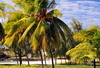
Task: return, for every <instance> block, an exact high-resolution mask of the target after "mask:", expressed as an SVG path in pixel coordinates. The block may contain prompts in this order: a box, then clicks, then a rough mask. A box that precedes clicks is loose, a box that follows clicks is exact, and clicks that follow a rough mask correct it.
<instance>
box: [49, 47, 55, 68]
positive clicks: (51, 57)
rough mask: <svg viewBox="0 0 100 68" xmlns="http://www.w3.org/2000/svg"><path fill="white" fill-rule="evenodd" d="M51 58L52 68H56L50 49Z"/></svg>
mask: <svg viewBox="0 0 100 68" xmlns="http://www.w3.org/2000/svg"><path fill="white" fill-rule="evenodd" d="M50 56H51V60H52V68H54V61H53V54H52V49H51V48H50Z"/></svg>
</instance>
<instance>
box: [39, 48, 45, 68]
mask: <svg viewBox="0 0 100 68" xmlns="http://www.w3.org/2000/svg"><path fill="white" fill-rule="evenodd" d="M39 53H40V56H41V63H42V68H44V65H43V57H42V52H41V49H40V48H39Z"/></svg>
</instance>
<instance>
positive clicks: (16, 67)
mask: <svg viewBox="0 0 100 68" xmlns="http://www.w3.org/2000/svg"><path fill="white" fill-rule="evenodd" d="M0 68H41V65H31V66H27V65H22V66H20V65H0ZM45 68H51V65H47V66H45ZM55 68H93V66H88V65H55ZM96 68H100V66H97V67H96Z"/></svg>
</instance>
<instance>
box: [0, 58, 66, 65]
mask: <svg viewBox="0 0 100 68" xmlns="http://www.w3.org/2000/svg"><path fill="white" fill-rule="evenodd" d="M66 61H67V60H66ZM61 62H65V60H63V59H62V60H60V59H57V64H58V63H61ZM29 63H30V64H41V61H30V62H29ZM43 63H44V64H45V62H44V61H43ZM54 63H55V61H54ZM0 64H17V62H16V61H0ZM22 64H28V62H27V61H23V62H22ZM46 64H52V62H51V60H47V61H46Z"/></svg>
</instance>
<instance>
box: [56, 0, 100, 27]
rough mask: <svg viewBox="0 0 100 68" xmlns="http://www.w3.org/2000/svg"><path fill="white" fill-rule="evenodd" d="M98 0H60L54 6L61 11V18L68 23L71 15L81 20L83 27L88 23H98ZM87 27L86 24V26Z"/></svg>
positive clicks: (99, 11)
mask: <svg viewBox="0 0 100 68" xmlns="http://www.w3.org/2000/svg"><path fill="white" fill-rule="evenodd" d="M99 6H100V2H96V1H68V0H67V1H64V0H61V1H60V2H59V3H58V6H57V7H56V8H57V9H59V10H60V11H61V12H62V13H63V17H62V18H61V19H62V20H63V21H64V22H67V23H66V24H68V25H69V23H70V20H69V19H71V18H72V17H74V18H76V19H79V20H82V22H83V27H84V28H86V26H87V25H88V23H94V24H97V25H100V24H99V23H100V7H99ZM87 27H88V26H87Z"/></svg>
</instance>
